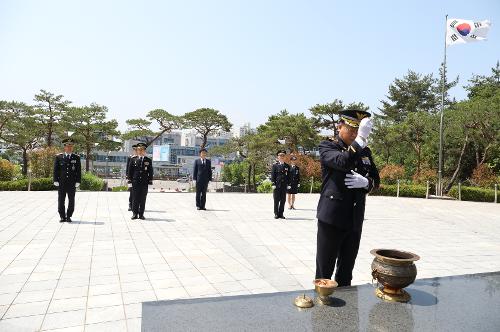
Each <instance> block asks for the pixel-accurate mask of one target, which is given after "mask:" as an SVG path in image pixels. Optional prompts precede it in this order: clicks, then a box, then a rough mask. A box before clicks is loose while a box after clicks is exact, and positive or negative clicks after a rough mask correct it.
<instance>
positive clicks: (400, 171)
mask: <svg viewBox="0 0 500 332" xmlns="http://www.w3.org/2000/svg"><path fill="white" fill-rule="evenodd" d="M404 176H405V168H404V167H403V166H401V165H394V164H387V165H385V166H384V167H383V168H382V169H381V170H380V181H382V183H387V184H396V182H397V180H398V179H399V180H401V179H403V178H404Z"/></svg>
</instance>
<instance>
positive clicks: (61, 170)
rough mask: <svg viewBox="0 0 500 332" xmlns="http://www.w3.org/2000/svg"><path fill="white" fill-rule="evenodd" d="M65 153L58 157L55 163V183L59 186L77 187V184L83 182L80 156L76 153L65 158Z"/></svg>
mask: <svg viewBox="0 0 500 332" xmlns="http://www.w3.org/2000/svg"><path fill="white" fill-rule="evenodd" d="M65 156H66V155H65V154H64V153H59V154H58V155H56V158H55V161H54V174H53V176H54V182H59V186H66V185H69V186H75V183H81V182H82V164H81V163H80V156H79V155H76V154H74V153H72V154H70V155H69V156H68V157H65Z"/></svg>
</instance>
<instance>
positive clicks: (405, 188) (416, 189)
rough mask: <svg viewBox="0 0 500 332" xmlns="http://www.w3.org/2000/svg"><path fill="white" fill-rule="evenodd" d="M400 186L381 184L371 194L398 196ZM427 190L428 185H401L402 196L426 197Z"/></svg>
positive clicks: (400, 193)
mask: <svg viewBox="0 0 500 332" xmlns="http://www.w3.org/2000/svg"><path fill="white" fill-rule="evenodd" d="M397 192H398V186H397V185H395V184H381V185H380V187H379V188H378V189H376V190H373V191H372V192H371V193H370V195H373V196H397ZM426 192H427V187H426V186H419V185H408V184H402V185H400V186H399V196H400V197H416V198H425V194H426Z"/></svg>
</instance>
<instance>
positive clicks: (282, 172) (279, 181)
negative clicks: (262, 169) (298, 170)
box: [271, 162, 290, 189]
mask: <svg viewBox="0 0 500 332" xmlns="http://www.w3.org/2000/svg"><path fill="white" fill-rule="evenodd" d="M271 182H272V183H273V185H274V186H276V189H281V188H285V189H286V187H287V186H289V185H290V165H288V164H287V163H283V164H280V163H279V162H277V163H276V164H274V165H273V168H272V170H271Z"/></svg>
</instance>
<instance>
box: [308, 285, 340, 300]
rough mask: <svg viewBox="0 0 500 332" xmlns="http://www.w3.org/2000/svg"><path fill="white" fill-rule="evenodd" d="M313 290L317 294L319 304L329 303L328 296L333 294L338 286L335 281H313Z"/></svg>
mask: <svg viewBox="0 0 500 332" xmlns="http://www.w3.org/2000/svg"><path fill="white" fill-rule="evenodd" d="M313 284H314V290H315V291H316V293H317V294H318V300H319V302H320V303H321V304H329V303H330V295H332V294H333V292H334V291H335V288H337V286H338V284H337V282H336V281H335V280H330V279H314V281H313Z"/></svg>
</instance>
